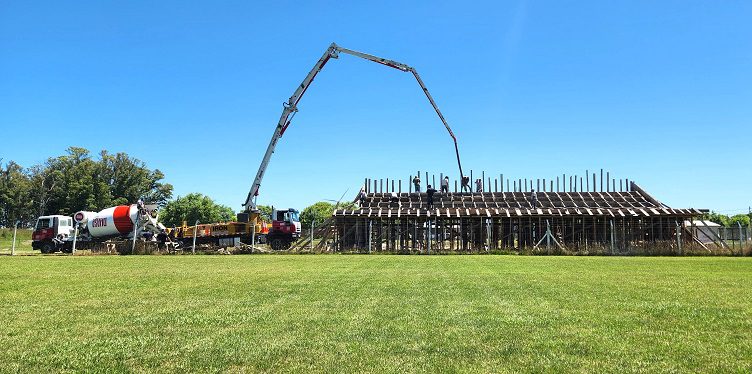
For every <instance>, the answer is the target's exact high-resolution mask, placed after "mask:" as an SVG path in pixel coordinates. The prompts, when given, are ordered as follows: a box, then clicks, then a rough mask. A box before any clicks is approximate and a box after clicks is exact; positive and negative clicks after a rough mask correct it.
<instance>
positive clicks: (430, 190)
mask: <svg viewBox="0 0 752 374" xmlns="http://www.w3.org/2000/svg"><path fill="white" fill-rule="evenodd" d="M435 193H436V190H435V189H433V187H431V185H430V184H429V185H428V188H426V196H427V197H428V200H427V201H428V209H431V208H433V194H435Z"/></svg>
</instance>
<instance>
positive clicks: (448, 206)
mask: <svg viewBox="0 0 752 374" xmlns="http://www.w3.org/2000/svg"><path fill="white" fill-rule="evenodd" d="M397 196H398V200H399V201H398V202H394V201H392V200H393V199H392V198H391V194H390V193H368V194H366V201H365V203H364V204H363V206H362V207H360V208H356V209H352V210H344V209H339V210H335V211H334V213H333V216H335V217H337V216H353V217H381V218H386V217H389V218H401V217H405V218H407V217H447V218H450V217H457V218H460V217H473V216H475V217H521V216H608V217H640V216H642V217H659V216H672V217H677V216H679V217H693V216H697V215H701V214H702V212H701V211H700V210H698V209H693V208H689V209H674V208H670V207H668V206H667V205H665V204H663V203H661V202H659V201H658V200H656V199H654V198H653V197H652V196H650V195H649V194H647V193H646V192H645V191H644V190H642V189H641V188H640V187H639V186H637V185H636V184H634V183H631V188H630V191H627V192H614V191H610V192H605V191H601V192H579V191H578V192H538V193H537V195H536V196H537V204H536V206H535V207H533V200H532V198H531V193H528V192H483V193H448V194H443V195H442V194H440V193H438V192H437V193H436V194H434V203H433V207H432V208H431V209H429V208H428V203H427V196H426V193H425V192H423V193H397Z"/></svg>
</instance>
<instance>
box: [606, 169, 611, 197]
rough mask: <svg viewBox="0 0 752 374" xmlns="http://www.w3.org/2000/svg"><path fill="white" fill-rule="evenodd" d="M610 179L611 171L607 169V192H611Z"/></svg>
mask: <svg viewBox="0 0 752 374" xmlns="http://www.w3.org/2000/svg"><path fill="white" fill-rule="evenodd" d="M610 180H611V172H610V171H607V172H606V192H611V189H610V188H609V184H608V181H610Z"/></svg>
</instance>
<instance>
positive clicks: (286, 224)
mask: <svg viewBox="0 0 752 374" xmlns="http://www.w3.org/2000/svg"><path fill="white" fill-rule="evenodd" d="M340 53H345V54H349V55H352V56H355V57H360V58H363V59H366V60H368V61H372V62H376V63H379V64H382V65H385V66H388V67H391V68H394V69H397V70H400V71H403V72H409V73H411V74H412V75H413V76H414V77H415V79H416V81H417V82H418V84H419V85H420V88H421V89H422V90H423V93H424V94H425V95H426V97H427V98H428V101H429V102H430V103H431V106H433V108H434V110H435V111H436V114H438V116H439V118H440V119H441V122H442V123H443V124H444V127H446V129H447V131H448V132H449V135H450V136H451V137H452V141H453V142H454V150H455V153H456V155H457V166H458V167H459V172H460V180H462V176H463V175H464V174H463V173H462V164H461V162H460V151H459V148H458V146H457V138H456V137H455V136H454V133H453V132H452V129H451V128H450V127H449V124H448V123H447V121H446V119H444V115H442V114H441V111H440V110H439V107H438V106H437V105H436V102H435V101H434V100H433V97H432V96H431V94H430V93H429V92H428V88H426V86H425V84H424V83H423V80H422V79H421V78H420V76H419V75H418V72H417V71H416V70H415V69H414V68H413V67H411V66H408V65H405V64H403V63H400V62H396V61H392V60H388V59H384V58H381V57H376V56H373V55H369V54H366V53H362V52H357V51H354V50H351V49H347V48H343V47H340V46H338V45H337V44H335V43H332V44H331V45H330V46H329V48H327V50H326V52H324V55H323V56H321V58H320V59H319V60H318V62H316V64H315V65H314V66H313V69H311V71H309V72H308V75H306V77H305V79H303V82H301V83H300V85H299V86H298V87H297V88H296V89H295V92H293V94H292V96H290V98H289V99H288V100H287V102H284V103H283V109H282V115H281V116H280V118H279V121H278V122H277V127H276V128H275V129H274V133H273V134H272V138H271V141H270V142H269V145H268V146H267V148H266V153H264V157H263V158H262V160H261V165H260V166H259V168H258V171H257V172H256V178H255V179H254V180H253V184H252V185H251V189H250V191H249V192H248V196H247V197H246V199H245V203H243V209H244V211H243V213H239V214H238V215H237V222H229V223H220V224H208V225H199V226H197V227H187V226H184V227H182V228H180V229H179V230H178V236H179V238H182V239H183V240H186V239H192V238H193V233H194V232H195V233H196V236H197V239H198V241H199V242H216V241H218V240H219V241H221V240H226V239H228V238H239V240H240V241H243V242H248V240H253V239H251V238H254V237H255V238H259V239H260V240H266V242H268V243H269V245H270V246H271V248H272V249H274V250H285V249H288V248H290V246H291V245H292V243H293V242H295V241H296V240H297V239H298V238H299V237H300V231H301V230H300V217H299V212H298V211H297V210H295V209H292V208H290V209H275V210H274V211H273V212H272V216H271V221H272V225H271V227H267V226H266V225H265V224H264V223H263V222H262V219H261V212H260V211H259V210H258V209H257V206H256V197H257V196H258V194H259V188H260V187H261V181H262V180H263V179H264V173H266V169H267V167H268V166H269V161H270V160H271V157H272V154H273V153H274V150H275V148H276V146H277V142H278V141H279V140H280V139H281V138H282V136H283V135H284V133H285V131H286V130H287V128H288V127H289V126H290V123H291V122H292V119H293V117H295V113H297V112H298V103H299V102H300V99H301V98H302V97H303V95H304V94H305V92H306V90H307V89H308V87H309V86H310V85H311V83H312V82H313V80H314V78H316V75H317V74H318V73H319V72H320V71H321V69H323V68H324V65H326V63H327V62H329V60H330V59H333V58H334V59H337V58H339V54H340ZM228 244H229V243H228Z"/></svg>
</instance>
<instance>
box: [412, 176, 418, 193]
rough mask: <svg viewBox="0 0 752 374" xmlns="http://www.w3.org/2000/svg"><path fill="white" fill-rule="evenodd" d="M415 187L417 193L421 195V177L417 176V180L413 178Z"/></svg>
mask: <svg viewBox="0 0 752 374" xmlns="http://www.w3.org/2000/svg"><path fill="white" fill-rule="evenodd" d="M413 185H415V192H417V193H420V177H419V176H417V175H416V176H415V178H413Z"/></svg>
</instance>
